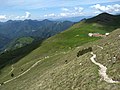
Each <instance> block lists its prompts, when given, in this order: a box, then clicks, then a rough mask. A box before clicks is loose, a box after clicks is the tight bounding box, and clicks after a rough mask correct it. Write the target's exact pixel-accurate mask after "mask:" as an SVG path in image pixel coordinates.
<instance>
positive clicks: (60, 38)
mask: <svg viewBox="0 0 120 90" xmlns="http://www.w3.org/2000/svg"><path fill="white" fill-rule="evenodd" d="M113 29H114V27H113V26H107V25H106V26H103V25H100V24H96V23H85V22H81V23H78V24H75V25H74V26H73V27H71V28H70V29H68V30H66V31H64V32H62V33H60V34H58V35H55V36H53V37H51V38H49V39H47V40H46V41H44V42H43V43H42V45H41V46H40V47H39V48H37V49H35V50H34V51H32V52H31V53H30V54H28V55H27V56H25V57H24V58H22V59H21V60H20V61H19V62H17V63H15V64H14V67H15V70H14V74H15V75H16V76H17V75H18V74H20V73H22V72H21V71H20V69H21V68H23V69H24V70H26V69H28V68H29V67H30V66H31V65H32V64H33V63H34V62H36V61H38V60H39V59H40V58H42V57H45V56H49V55H54V54H55V53H59V52H62V51H63V52H65V51H71V48H72V50H74V48H75V47H77V46H80V45H83V44H85V43H87V42H91V41H94V40H98V39H99V38H94V37H92V38H89V37H88V35H87V34H88V33H89V32H99V33H102V34H104V33H106V32H108V31H112V30H113ZM83 47H84V46H83ZM83 47H81V48H83ZM76 53H77V52H76V51H71V52H70V53H69V54H66V55H64V54H59V55H57V56H54V58H50V59H45V60H43V61H42V62H41V63H40V64H39V65H37V66H36V67H35V68H34V69H32V70H31V71H30V72H34V73H30V72H28V73H27V74H25V75H23V76H22V77H20V78H18V79H16V80H15V81H12V82H11V83H9V84H8V85H7V84H6V85H5V86H2V87H3V88H2V89H3V90H5V89H7V88H9V89H10V90H13V88H15V87H16V86H14V84H16V83H17V87H16V90H17V89H20V88H21V89H22V88H23V90H24V89H26V90H27V89H28V88H29V90H30V89H31V90H33V87H34V88H35V89H36V90H37V89H38V88H40V86H39V85H40V82H42V81H43V83H44V84H43V85H42V86H41V88H42V89H43V88H44V89H43V90H47V89H48V88H53V90H54V89H55V88H58V89H63V88H65V89H66V90H68V89H70V88H71V85H73V84H72V82H75V81H74V80H76V82H75V87H78V86H79V85H80V86H81V87H82V88H83V90H84V89H85V90H86V89H87V88H89V87H90V88H91V89H90V90H96V88H99V86H97V85H96V83H98V82H97V81H98V79H99V78H98V77H99V76H98V73H97V69H98V68H97V67H96V66H95V65H94V64H92V63H91V62H90V60H89V57H90V56H91V55H89V54H88V56H82V57H80V59H79V60H77V62H75V60H76ZM84 58H86V59H84ZM66 59H67V60H69V61H70V63H69V64H67V65H66V64H65V62H64V61H65V60H66ZM80 62H82V63H84V65H83V66H82V68H81V67H80V66H79V63H80ZM71 67H72V68H71ZM88 67H91V68H88ZM79 68H81V69H80V70H79ZM9 70H10V67H9V66H6V67H5V68H4V69H3V70H2V71H1V72H2V73H1V77H0V81H1V82H3V81H5V80H7V79H9V78H11V77H10V75H8V76H6V77H5V78H3V76H4V75H6V73H8V72H9ZM58 71H59V72H60V73H59V72H58ZM68 71H69V72H68ZM88 72H89V73H88ZM74 73H75V74H76V75H75V76H74ZM87 73H88V74H87ZM51 75H53V77H52V76H51ZM28 77H29V78H28ZM81 77H82V78H81ZM89 77H91V78H90V79H89ZM34 78H36V79H34ZM49 78H53V80H52V81H54V82H51V81H50V79H49ZM94 78H95V79H94ZM45 79H46V80H45ZM57 79H58V80H57ZM77 79H78V80H77ZM93 79H94V81H93V82H89V81H90V80H93ZM22 80H23V81H24V82H25V83H22ZM59 80H62V81H61V84H58V83H57V82H59ZM48 81H49V82H48ZM67 81H68V83H66V82H67ZM55 83H56V84H55ZM65 83H66V84H65ZM89 83H92V84H90V85H92V86H89ZM32 84H33V87H32ZM64 84H65V85H64ZM81 84H82V85H81ZM84 84H85V85H84ZM36 85H38V86H36ZM59 85H60V86H59ZM77 85H78V86H77ZM100 85H101V88H103V87H104V86H105V85H108V88H110V87H111V86H110V85H109V84H107V83H105V82H103V81H102V82H100ZM29 86H31V87H29ZM43 86H44V87H43ZM53 86H54V87H53ZM80 86H79V87H80ZM86 86H89V87H86ZM81 87H80V88H81ZM116 87H117V86H115V88H116ZM45 88H46V89H45ZM93 88H94V89H93ZM99 89H100V88H99ZM101 90H102V89H101ZM107 90H109V89H107Z"/></svg>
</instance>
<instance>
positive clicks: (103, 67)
mask: <svg viewBox="0 0 120 90" xmlns="http://www.w3.org/2000/svg"><path fill="white" fill-rule="evenodd" d="M91 54H92V55H93V56H92V57H91V58H90V59H91V61H92V62H93V63H94V64H95V65H97V66H99V67H100V69H99V74H100V76H101V77H102V78H103V79H104V80H105V81H106V82H107V83H119V81H114V80H112V78H109V77H108V75H107V74H106V71H107V67H105V66H103V65H102V64H100V63H98V62H96V61H95V59H96V54H94V53H93V52H91Z"/></svg>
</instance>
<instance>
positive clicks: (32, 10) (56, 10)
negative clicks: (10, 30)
mask: <svg viewBox="0 0 120 90" xmlns="http://www.w3.org/2000/svg"><path fill="white" fill-rule="evenodd" d="M102 12H107V13H110V14H120V0H0V21H6V20H25V19H37V20H41V19H49V18H53V19H58V18H65V17H78V16H95V15H97V14H100V13H102Z"/></svg>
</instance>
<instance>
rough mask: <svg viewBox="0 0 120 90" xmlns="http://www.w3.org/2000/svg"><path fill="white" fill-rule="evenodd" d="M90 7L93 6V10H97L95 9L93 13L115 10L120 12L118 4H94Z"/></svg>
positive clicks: (112, 11) (114, 11) (113, 11)
mask: <svg viewBox="0 0 120 90" xmlns="http://www.w3.org/2000/svg"><path fill="white" fill-rule="evenodd" d="M91 7H92V8H94V9H95V10H97V11H95V13H99V12H107V13H117V12H120V4H114V5H106V6H102V5H100V4H96V5H93V6H91Z"/></svg>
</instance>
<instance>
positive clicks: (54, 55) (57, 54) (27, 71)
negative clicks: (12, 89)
mask: <svg viewBox="0 0 120 90" xmlns="http://www.w3.org/2000/svg"><path fill="white" fill-rule="evenodd" d="M68 52H69V51H68ZM68 52H60V53H57V54H54V55H51V56H47V57H44V58H43V59H40V60H39V61H37V62H36V63H34V64H33V65H32V66H31V67H30V68H29V69H27V70H26V71H24V72H23V73H21V74H19V75H18V76H16V77H14V78H12V79H9V80H7V81H5V82H3V84H6V83H9V82H11V81H13V80H15V79H17V78H19V77H21V76H23V75H24V74H26V73H27V72H28V71H30V70H31V69H32V68H34V67H35V66H36V65H38V63H40V62H41V61H43V60H45V59H47V58H50V57H54V56H56V55H59V54H66V53H68ZM11 68H12V70H11V71H10V72H9V73H11V72H12V71H13V70H14V68H13V66H12V67H11ZM1 85H2V84H0V86H1Z"/></svg>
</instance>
